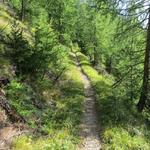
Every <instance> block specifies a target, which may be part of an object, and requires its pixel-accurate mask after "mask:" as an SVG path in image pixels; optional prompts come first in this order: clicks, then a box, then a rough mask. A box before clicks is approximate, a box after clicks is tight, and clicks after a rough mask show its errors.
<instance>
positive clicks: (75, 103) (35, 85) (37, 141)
mask: <svg viewBox="0 0 150 150" xmlns="http://www.w3.org/2000/svg"><path fill="white" fill-rule="evenodd" d="M14 20H15V18H13V17H12V16H10V15H9V13H8V12H7V11H6V10H5V8H4V7H3V6H1V7H0V29H1V30H3V29H4V28H5V33H6V34H7V33H9V32H10V30H11V28H10V26H11V25H12V23H13V21H14ZM18 23H19V24H20V26H22V27H23V28H27V26H26V25H24V24H22V23H21V22H19V21H18ZM24 34H25V36H27V37H31V35H30V34H29V33H24ZM0 53H2V54H3V53H4V46H3V45H0ZM0 60H1V61H0V63H1V65H2V67H1V68H0V77H7V78H9V79H10V80H11V83H10V84H9V85H8V86H6V87H4V90H5V92H6V96H7V99H8V100H9V104H10V105H11V106H12V107H13V108H15V109H16V111H17V113H18V114H20V115H22V116H23V117H24V118H26V120H27V125H28V126H29V128H30V129H33V130H31V131H34V134H33V133H32V132H30V133H29V134H28V135H23V136H19V137H18V138H16V139H14V141H13V145H12V149H14V150H24V149H27V150H46V149H51V150H52V149H54V150H61V149H63V150H64V149H65V150H70V149H71V150H73V149H75V146H76V144H77V143H78V141H79V137H78V132H79V129H78V125H79V124H80V119H81V114H82V110H83V100H84V89H83V83H82V78H81V74H80V72H79V71H78V69H77V67H76V65H75V58H74V56H73V55H72V56H71V57H70V58H68V61H69V64H68V67H67V70H66V71H65V73H64V74H63V76H62V77H61V79H60V82H59V84H56V85H55V86H53V84H52V82H51V80H50V79H49V78H48V77H45V78H44V79H37V80H36V81H34V82H32V83H31V81H30V79H28V78H27V81H26V82H21V80H20V78H18V77H17V76H16V75H15V74H14V73H13V71H12V65H11V61H10V60H9V59H8V58H5V57H1V59H0ZM0 109H1V108H0Z"/></svg>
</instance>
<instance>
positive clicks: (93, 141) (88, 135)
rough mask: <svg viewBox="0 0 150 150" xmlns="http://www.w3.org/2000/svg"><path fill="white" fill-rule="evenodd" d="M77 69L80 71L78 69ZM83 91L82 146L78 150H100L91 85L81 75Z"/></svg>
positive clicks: (84, 76)
mask: <svg viewBox="0 0 150 150" xmlns="http://www.w3.org/2000/svg"><path fill="white" fill-rule="evenodd" d="M78 69H79V70H80V71H81V73H82V70H81V68H80V67H78ZM82 78H83V83H84V91H85V102H84V113H83V118H82V121H81V132H80V136H81V139H82V140H83V141H82V144H81V145H80V146H79V148H78V150H100V149H101V143H100V138H99V133H100V132H99V128H98V120H97V113H96V108H95V107H96V106H95V96H94V91H93V88H92V86H91V83H90V81H89V79H88V78H87V76H86V75H85V74H84V73H82Z"/></svg>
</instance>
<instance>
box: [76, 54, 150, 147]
mask: <svg viewBox="0 0 150 150" xmlns="http://www.w3.org/2000/svg"><path fill="white" fill-rule="evenodd" d="M77 56H78V59H79V60H80V64H81V65H82V69H83V71H84V72H85V74H87V75H88V77H89V79H90V80H91V83H92V85H93V87H94V89H95V94H96V102H97V111H98V116H99V120H100V126H101V129H102V133H101V136H102V139H103V143H104V149H109V150H149V149H150V143H149V140H150V129H149V128H148V127H147V126H146V124H145V120H144V117H143V116H142V115H141V114H138V112H137V111H136V109H135V108H133V109H132V108H131V106H130V105H127V100H126V99H125V98H124V96H123V95H122V92H121V89H113V88H112V87H111V85H112V84H113V78H112V77H111V76H103V75H101V74H98V72H97V71H96V70H95V69H93V68H92V67H91V66H90V65H89V62H88V58H87V57H85V56H84V55H83V54H81V53H80V52H78V53H77Z"/></svg>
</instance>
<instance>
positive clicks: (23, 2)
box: [20, 0, 25, 21]
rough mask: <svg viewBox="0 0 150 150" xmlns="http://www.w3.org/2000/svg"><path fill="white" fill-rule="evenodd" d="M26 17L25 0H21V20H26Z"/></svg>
mask: <svg viewBox="0 0 150 150" xmlns="http://www.w3.org/2000/svg"><path fill="white" fill-rule="evenodd" d="M24 18H25V1H24V0H21V14H20V20H21V21H24Z"/></svg>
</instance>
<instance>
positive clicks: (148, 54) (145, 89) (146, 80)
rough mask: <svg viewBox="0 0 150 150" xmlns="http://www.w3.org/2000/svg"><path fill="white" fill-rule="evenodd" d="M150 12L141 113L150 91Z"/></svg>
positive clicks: (140, 102) (139, 103) (140, 104)
mask: <svg viewBox="0 0 150 150" xmlns="http://www.w3.org/2000/svg"><path fill="white" fill-rule="evenodd" d="M149 69H150V10H149V20H148V30H147V42H146V49H145V60H144V76H143V84H142V91H141V96H140V100H139V102H138V104H137V108H138V111H139V112H142V111H143V109H144V108H145V106H146V103H147V101H148V92H150V91H149V77H150V70H149Z"/></svg>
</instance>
